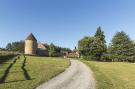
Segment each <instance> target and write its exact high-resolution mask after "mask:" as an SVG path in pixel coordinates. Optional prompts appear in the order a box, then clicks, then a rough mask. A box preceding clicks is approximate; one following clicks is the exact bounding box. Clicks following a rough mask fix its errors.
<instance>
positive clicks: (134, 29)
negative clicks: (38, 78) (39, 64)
mask: <svg viewBox="0 0 135 89" xmlns="http://www.w3.org/2000/svg"><path fill="white" fill-rule="evenodd" d="M134 4H135V0H0V47H5V46H6V44H7V43H9V42H14V41H20V40H25V38H26V37H27V36H28V35H29V34H30V33H31V32H32V33H33V34H34V35H35V37H36V38H37V40H38V41H39V42H43V43H48V44H50V43H54V44H56V45H58V46H62V47H68V48H71V49H73V48H74V47H75V46H77V43H78V40H80V39H81V38H83V37H84V36H93V35H94V34H95V32H96V29H97V27H98V26H101V27H102V30H103V31H104V33H105V35H106V40H107V43H110V42H111V39H112V37H113V36H114V35H115V33H116V32H118V31H121V30H123V31H125V32H126V33H127V34H128V35H129V36H130V38H131V39H132V40H135V5H134Z"/></svg>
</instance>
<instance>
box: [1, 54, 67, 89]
mask: <svg viewBox="0 0 135 89" xmlns="http://www.w3.org/2000/svg"><path fill="white" fill-rule="evenodd" d="M69 65H70V61H69V60H66V59H63V58H51V57H32V56H26V59H25V58H24V56H20V57H16V58H12V59H11V60H8V61H6V62H3V63H1V64H0V78H1V81H0V89H33V88H35V87H37V86H38V85H39V84H41V83H43V82H46V81H48V80H49V79H51V78H52V77H54V76H56V75H58V74H59V73H61V72H63V71H64V70H65V68H67V67H68V66H69Z"/></svg>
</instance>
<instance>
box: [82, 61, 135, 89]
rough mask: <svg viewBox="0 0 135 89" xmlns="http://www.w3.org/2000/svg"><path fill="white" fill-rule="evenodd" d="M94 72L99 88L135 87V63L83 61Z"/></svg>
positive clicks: (132, 88) (124, 88)
mask: <svg viewBox="0 0 135 89" xmlns="http://www.w3.org/2000/svg"><path fill="white" fill-rule="evenodd" d="M83 62H84V63H86V64H87V65H88V66H89V67H90V68H91V69H92V70H93V72H94V76H95V79H96V82H97V89H135V64H131V63H123V62H96V61H83Z"/></svg>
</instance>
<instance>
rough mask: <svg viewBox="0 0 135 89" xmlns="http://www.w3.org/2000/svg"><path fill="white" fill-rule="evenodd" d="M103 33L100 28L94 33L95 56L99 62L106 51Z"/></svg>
mask: <svg viewBox="0 0 135 89" xmlns="http://www.w3.org/2000/svg"><path fill="white" fill-rule="evenodd" d="M105 43H106V41H105V35H104V32H103V31H102V30H101V27H98V28H97V31H96V33H95V50H94V51H95V55H96V59H97V60H100V59H101V57H102V55H103V54H104V53H105V52H106V51H107V46H106V44H105Z"/></svg>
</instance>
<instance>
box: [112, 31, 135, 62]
mask: <svg viewBox="0 0 135 89" xmlns="http://www.w3.org/2000/svg"><path fill="white" fill-rule="evenodd" d="M110 54H111V55H112V56H113V59H118V61H132V62H133V61H135V59H134V57H135V46H134V44H133V41H131V39H130V38H129V36H128V35H127V34H126V33H125V32H124V31H121V32H117V33H116V35H115V36H114V37H113V39H112V45H111V47H110Z"/></svg>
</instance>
